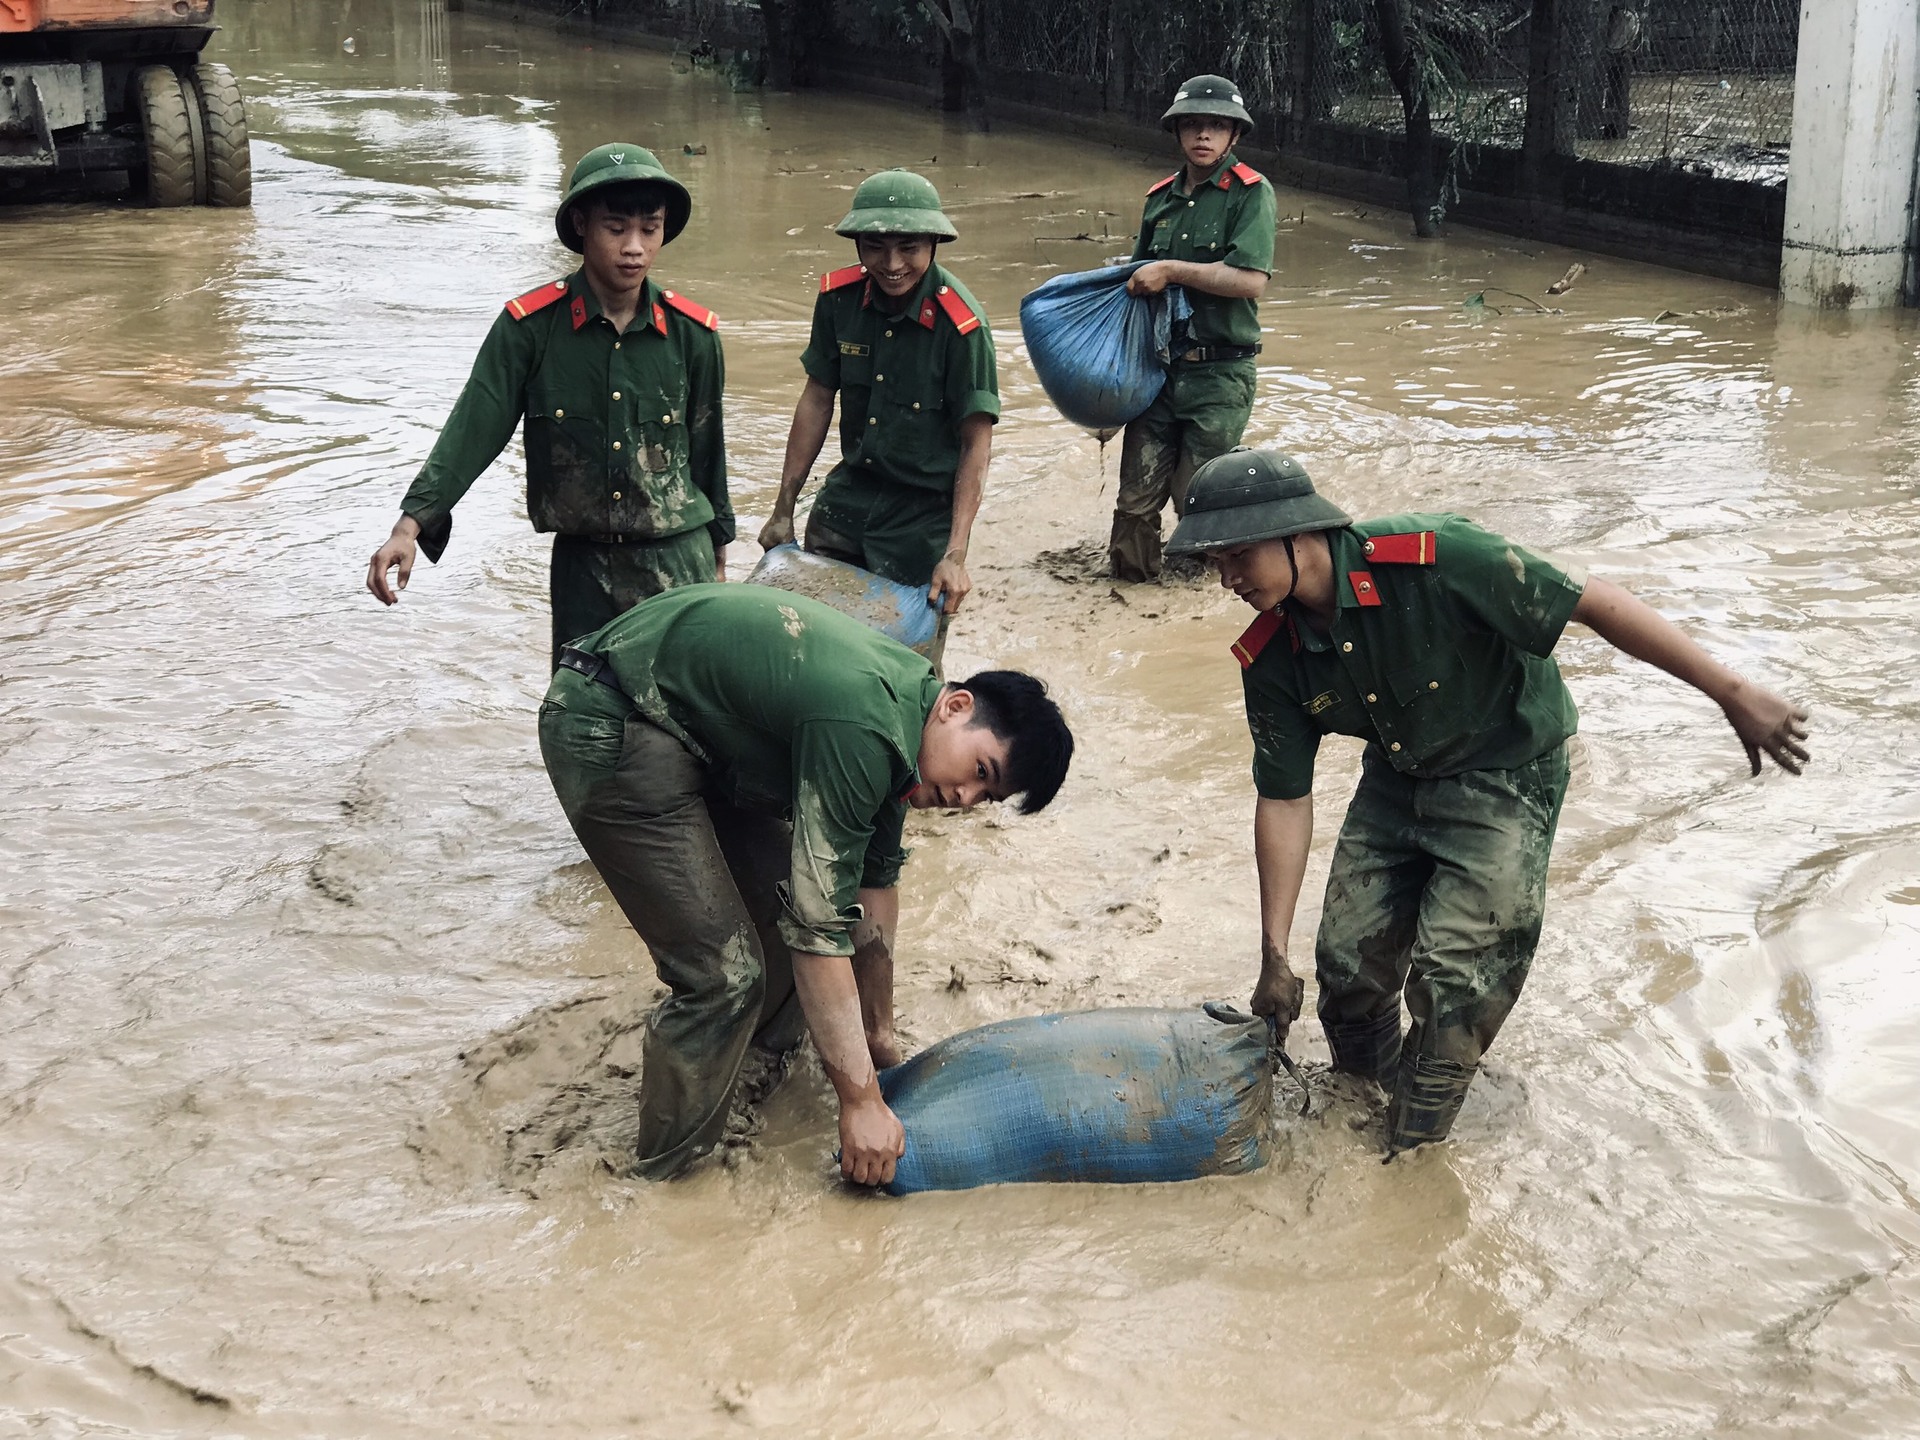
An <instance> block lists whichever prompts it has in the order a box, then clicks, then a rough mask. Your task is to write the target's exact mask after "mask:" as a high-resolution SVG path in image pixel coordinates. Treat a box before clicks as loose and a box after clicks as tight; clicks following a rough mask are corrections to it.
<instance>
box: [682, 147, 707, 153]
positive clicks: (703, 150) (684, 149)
mask: <svg viewBox="0 0 1920 1440" xmlns="http://www.w3.org/2000/svg"><path fill="white" fill-rule="evenodd" d="M680 153H681V154H682V155H704V154H706V153H707V147H706V146H704V145H682V146H681V147H680Z"/></svg>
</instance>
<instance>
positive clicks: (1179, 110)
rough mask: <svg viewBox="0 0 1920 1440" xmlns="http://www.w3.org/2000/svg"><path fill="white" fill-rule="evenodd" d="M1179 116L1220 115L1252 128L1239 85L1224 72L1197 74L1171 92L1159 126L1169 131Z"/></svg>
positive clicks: (1251, 118) (1250, 118)
mask: <svg viewBox="0 0 1920 1440" xmlns="http://www.w3.org/2000/svg"><path fill="white" fill-rule="evenodd" d="M1182 115H1220V116H1224V117H1225V118H1226V119H1228V120H1238V121H1239V122H1240V124H1241V125H1242V126H1244V127H1245V128H1246V129H1247V130H1251V129H1253V116H1251V115H1249V114H1248V113H1247V107H1246V105H1245V104H1244V103H1243V102H1242V101H1241V99H1240V87H1239V86H1238V85H1236V84H1234V83H1233V81H1231V80H1229V79H1227V77H1226V76H1224V75H1196V76H1194V77H1193V78H1192V79H1191V80H1188V81H1187V82H1185V83H1184V84H1183V85H1181V87H1180V88H1179V89H1178V90H1176V91H1175V92H1174V96H1173V104H1171V105H1169V106H1168V107H1167V113H1166V114H1164V115H1162V116H1161V117H1160V128H1161V129H1162V130H1169V131H1170V130H1172V129H1173V125H1174V121H1176V120H1178V119H1179V118H1180V117H1181V116H1182Z"/></svg>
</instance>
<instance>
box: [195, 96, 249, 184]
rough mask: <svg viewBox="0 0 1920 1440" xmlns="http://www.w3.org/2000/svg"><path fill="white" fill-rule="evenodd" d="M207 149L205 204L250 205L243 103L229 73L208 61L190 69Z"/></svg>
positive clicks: (245, 106) (245, 118)
mask: <svg viewBox="0 0 1920 1440" xmlns="http://www.w3.org/2000/svg"><path fill="white" fill-rule="evenodd" d="M192 80H193V85H192V88H193V91H194V94H195V95H196V96H197V97H198V99H199V102H200V116H201V129H202V131H203V132H204V133H205V135H206V147H207V202H206V203H207V204H209V205H215V206H219V207H222V208H225V209H234V210H238V209H244V208H245V207H247V206H249V205H251V204H253V152H252V150H251V148H250V146H249V145H248V141H247V102H246V100H245V98H244V97H243V96H242V95H241V94H240V85H239V82H238V81H236V80H235V79H234V78H233V71H231V70H229V69H228V68H227V67H226V66H224V65H219V64H216V63H214V62H213V61H211V60H201V61H198V62H196V63H195V65H194V67H193V75H192Z"/></svg>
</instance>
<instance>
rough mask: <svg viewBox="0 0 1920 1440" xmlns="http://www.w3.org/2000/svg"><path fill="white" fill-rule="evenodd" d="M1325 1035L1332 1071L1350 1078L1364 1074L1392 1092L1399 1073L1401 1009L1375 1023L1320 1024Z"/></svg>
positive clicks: (1397, 1008)
mask: <svg viewBox="0 0 1920 1440" xmlns="http://www.w3.org/2000/svg"><path fill="white" fill-rule="evenodd" d="M1320 1028H1321V1029H1323V1030H1325V1031H1326V1032H1327V1048H1328V1049H1329V1050H1331V1051H1332V1052H1333V1068H1334V1069H1335V1070H1344V1071H1346V1072H1347V1073H1348V1074H1349V1075H1364V1076H1366V1077H1367V1078H1368V1079H1369V1080H1372V1081H1375V1082H1376V1083H1378V1084H1379V1086H1380V1088H1381V1089H1382V1090H1392V1089H1393V1084H1394V1077H1395V1076H1397V1075H1398V1074H1399V1071H1400V1008H1399V1007H1398V1006H1397V1005H1396V1006H1395V1007H1394V1009H1393V1013H1392V1014H1390V1015H1382V1016H1381V1017H1380V1018H1379V1019H1378V1020H1361V1021H1358V1022H1355V1023H1353V1024H1347V1025H1335V1024H1331V1023H1329V1022H1328V1021H1325V1020H1323V1021H1321V1022H1320Z"/></svg>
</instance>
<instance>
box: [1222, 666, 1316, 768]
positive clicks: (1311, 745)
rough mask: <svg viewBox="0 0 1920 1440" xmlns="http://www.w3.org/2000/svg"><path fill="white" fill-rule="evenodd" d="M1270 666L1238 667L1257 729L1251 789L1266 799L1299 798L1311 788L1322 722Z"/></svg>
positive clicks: (1249, 714)
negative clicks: (1279, 680)
mask: <svg viewBox="0 0 1920 1440" xmlns="http://www.w3.org/2000/svg"><path fill="white" fill-rule="evenodd" d="M1271 671H1272V666H1271V665H1267V666H1263V665H1260V664H1258V663H1256V664H1254V665H1253V666H1251V667H1249V668H1248V669H1246V670H1243V671H1241V672H1240V683H1241V685H1242V687H1243V688H1244V690H1245V692H1246V699H1247V729H1248V730H1249V731H1251V732H1252V734H1253V788H1254V789H1255V790H1257V791H1258V792H1259V794H1260V798H1261V799H1263V800H1297V799H1299V798H1300V797H1301V796H1302V795H1306V794H1310V793H1311V792H1312V790H1313V762H1314V757H1315V756H1317V755H1318V754H1319V753H1320V727H1319V726H1317V725H1315V724H1314V723H1313V721H1311V720H1310V719H1308V718H1307V712H1306V710H1305V708H1304V707H1303V706H1302V705H1301V704H1300V702H1299V700H1298V698H1297V697H1295V696H1294V695H1292V694H1290V693H1288V691H1287V690H1286V688H1285V687H1284V686H1281V685H1279V684H1277V683H1275V680H1274V677H1273V675H1272V674H1271Z"/></svg>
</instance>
